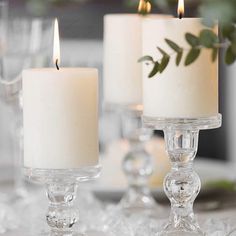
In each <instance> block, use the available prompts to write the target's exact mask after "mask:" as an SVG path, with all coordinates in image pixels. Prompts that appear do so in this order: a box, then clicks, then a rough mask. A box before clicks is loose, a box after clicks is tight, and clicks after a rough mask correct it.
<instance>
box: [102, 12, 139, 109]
mask: <svg viewBox="0 0 236 236" xmlns="http://www.w3.org/2000/svg"><path fill="white" fill-rule="evenodd" d="M141 19H142V17H141V16H139V15H137V14H112V15H106V16H105V17H104V100H105V103H112V104H122V105H127V104H140V103H141V101H142V66H141V65H140V64H139V63H138V62H137V60H138V58H139V57H140V56H141V55H142V48H141V47H142V43H141V40H142V36H141V31H142V30H141Z"/></svg>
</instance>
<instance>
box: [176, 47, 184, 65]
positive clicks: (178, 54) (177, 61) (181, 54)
mask: <svg viewBox="0 0 236 236" xmlns="http://www.w3.org/2000/svg"><path fill="white" fill-rule="evenodd" d="M183 52H184V51H183V49H182V50H181V51H179V52H178V53H177V57H176V61H175V63H176V65H177V66H178V65H179V64H180V62H181V59H182V57H183Z"/></svg>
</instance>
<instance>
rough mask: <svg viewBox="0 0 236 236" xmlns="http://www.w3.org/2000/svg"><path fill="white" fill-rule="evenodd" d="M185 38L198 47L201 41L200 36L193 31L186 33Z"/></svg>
mask: <svg viewBox="0 0 236 236" xmlns="http://www.w3.org/2000/svg"><path fill="white" fill-rule="evenodd" d="M185 39H186V41H187V42H188V43H189V44H190V45H191V46H192V47H197V46H198V45H199V43H200V42H199V38H198V37H197V36H195V35H193V34H191V33H186V34H185Z"/></svg>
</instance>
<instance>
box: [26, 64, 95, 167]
mask: <svg viewBox="0 0 236 236" xmlns="http://www.w3.org/2000/svg"><path fill="white" fill-rule="evenodd" d="M23 124H24V166H25V167H30V168H42V169H73V168H81V167H84V166H93V165H96V164H98V72H97V70H96V69H91V68H60V70H57V69H54V68H48V69H47V68H44V69H29V70H25V71H23Z"/></svg>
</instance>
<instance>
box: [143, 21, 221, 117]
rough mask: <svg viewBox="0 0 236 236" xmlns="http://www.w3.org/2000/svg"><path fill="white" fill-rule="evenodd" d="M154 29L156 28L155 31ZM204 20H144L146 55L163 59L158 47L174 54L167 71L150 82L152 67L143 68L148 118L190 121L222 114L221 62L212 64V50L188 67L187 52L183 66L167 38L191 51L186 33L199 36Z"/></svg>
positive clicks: (144, 98) (203, 53) (144, 99)
mask: <svg viewBox="0 0 236 236" xmlns="http://www.w3.org/2000/svg"><path fill="white" fill-rule="evenodd" d="M153 28H156V30H155V31H153ZM203 28H204V26H203V25H202V24H201V19H197V18H183V19H181V20H180V19H174V18H173V19H145V20H144V21H143V55H151V56H154V58H155V59H156V60H157V59H160V58H161V57H162V55H161V54H160V53H159V52H158V50H157V46H158V47H160V48H162V49H164V50H165V51H166V52H167V53H169V54H171V55H172V56H171V59H170V63H169V65H168V67H167V68H166V70H165V71H164V72H163V73H162V74H160V73H158V74H157V75H156V76H155V77H153V78H151V79H149V78H148V74H149V73H150V69H151V67H148V66H146V65H143V106H144V115H145V116H149V117H162V118H164V117H166V118H168V117H169V118H190V117H208V116H215V115H216V114H217V113H218V63H217V61H216V62H214V63H213V62H212V61H211V50H207V49H204V50H202V52H201V54H200V56H199V58H198V59H197V60H196V61H195V62H194V63H193V64H192V65H189V66H184V59H185V58H186V52H187V50H184V56H183V60H182V62H181V64H180V66H179V67H177V66H176V65H175V57H176V55H175V54H174V51H173V50H172V49H171V48H170V47H169V46H168V45H167V44H166V42H165V38H168V39H170V40H172V41H174V42H176V43H177V44H178V45H179V46H181V47H184V48H185V49H189V48H190V46H189V45H188V44H187V42H186V41H185V33H187V32H190V33H193V34H195V35H199V32H200V31H201V30H202V29H203Z"/></svg>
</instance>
